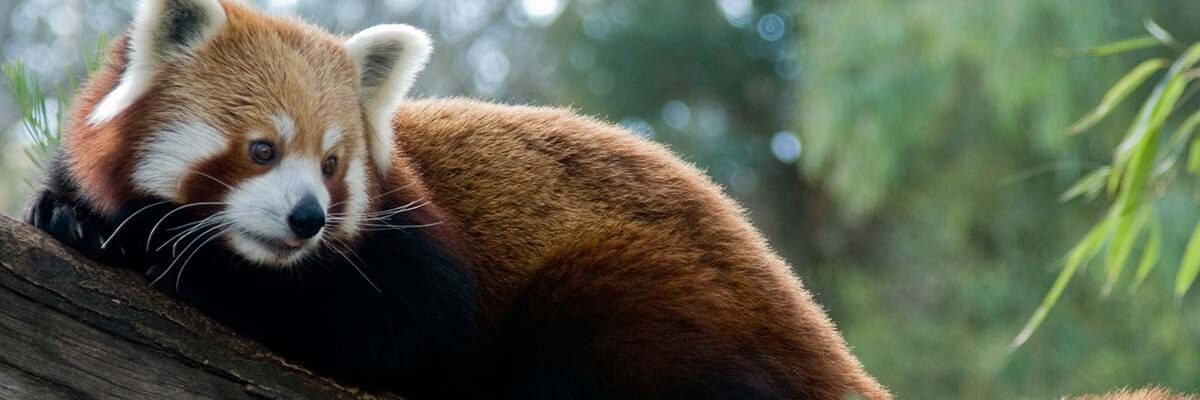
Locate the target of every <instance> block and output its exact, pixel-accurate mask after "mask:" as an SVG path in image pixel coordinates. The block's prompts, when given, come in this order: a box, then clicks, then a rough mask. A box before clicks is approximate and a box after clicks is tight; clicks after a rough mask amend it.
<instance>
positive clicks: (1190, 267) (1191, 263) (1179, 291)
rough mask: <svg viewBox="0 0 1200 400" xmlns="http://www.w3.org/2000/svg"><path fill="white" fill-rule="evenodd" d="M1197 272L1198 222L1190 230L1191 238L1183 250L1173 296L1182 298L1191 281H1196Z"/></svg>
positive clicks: (1199, 266)
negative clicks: (1191, 230) (1192, 229)
mask: <svg viewBox="0 0 1200 400" xmlns="http://www.w3.org/2000/svg"><path fill="white" fill-rule="evenodd" d="M1197 273H1200V224H1196V230H1195V231H1194V232H1192V238H1191V240H1188V245H1187V249H1185V250H1184V251H1183V261H1182V262H1180V264H1179V274H1178V275H1176V276H1175V297H1177V298H1183V296H1184V295H1186V294H1187V292H1188V289H1189V288H1191V287H1192V283H1193V282H1195V281H1196V274H1197Z"/></svg>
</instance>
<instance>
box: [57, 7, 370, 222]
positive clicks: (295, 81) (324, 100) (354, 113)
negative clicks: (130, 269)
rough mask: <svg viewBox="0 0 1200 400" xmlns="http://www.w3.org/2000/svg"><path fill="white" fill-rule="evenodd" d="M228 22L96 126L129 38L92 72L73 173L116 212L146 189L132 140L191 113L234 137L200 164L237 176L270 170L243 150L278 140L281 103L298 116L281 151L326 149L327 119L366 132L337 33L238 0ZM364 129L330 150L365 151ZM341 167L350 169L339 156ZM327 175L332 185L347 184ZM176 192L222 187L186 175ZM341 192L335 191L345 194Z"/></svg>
mask: <svg viewBox="0 0 1200 400" xmlns="http://www.w3.org/2000/svg"><path fill="white" fill-rule="evenodd" d="M222 4H223V6H224V8H225V11H226V14H227V16H228V18H229V23H228V24H227V26H226V27H225V28H223V29H222V30H221V31H220V32H219V33H218V34H217V35H216V36H215V37H213V38H212V39H211V40H209V41H208V42H206V43H205V44H203V45H202V46H201V47H200V48H199V49H197V50H196V52H195V54H194V55H193V56H192V57H191V58H189V59H188V62H176V63H167V64H166V65H165V66H164V68H163V69H162V70H161V71H158V72H157V74H156V76H155V79H154V80H153V82H154V83H153V84H152V85H151V90H150V92H149V93H147V94H145V95H143V96H142V97H141V98H140V99H139V100H138V101H137V102H136V103H135V104H134V105H133V106H131V107H129V108H128V109H127V111H125V112H123V113H121V114H119V115H117V117H116V118H115V119H114V120H113V121H111V122H109V123H105V124H100V125H99V126H96V125H92V124H90V123H89V122H88V116H89V114H90V113H91V112H92V110H94V109H95V107H96V105H97V103H99V102H100V101H101V100H102V99H103V98H104V96H105V95H106V94H108V92H110V91H112V89H113V88H114V87H115V86H116V85H117V83H118V79H119V77H120V73H121V72H122V71H123V70H124V68H125V64H126V52H127V51H126V50H127V49H126V44H127V39H126V38H125V37H122V38H121V39H119V40H118V41H117V42H116V45H115V46H114V50H113V51H112V52H111V53H110V55H109V59H108V61H107V62H106V63H105V67H104V68H103V69H101V70H100V71H99V72H97V73H96V74H94V75H93V78H92V80H91V82H90V84H89V86H88V88H87V89H86V90H84V92H83V93H81V95H80V96H79V98H78V100H77V101H78V103H77V106H76V107H75V110H74V113H73V114H72V117H71V124H70V131H71V132H72V134H71V135H70V137H69V138H68V140H67V148H68V151H67V154H68V155H69V157H70V159H69V163H70V165H71V170H72V173H73V174H74V176H76V177H77V178H79V180H80V181H81V186H83V187H84V188H87V189H88V190H89V191H88V193H87V195H88V196H89V197H90V198H91V199H92V201H93V202H94V203H95V204H96V206H97V207H99V208H100V210H99V211H101V212H103V213H105V214H111V213H113V212H114V211H115V207H117V206H118V205H120V204H121V203H122V201H123V200H125V199H129V198H132V197H135V196H137V195H140V194H145V193H138V191H137V189H136V188H135V187H134V186H133V184H132V182H130V179H129V177H130V176H131V175H132V172H133V167H134V164H133V163H134V162H135V159H136V157H135V151H136V148H135V146H136V143H140V142H142V141H143V140H144V138H146V137H147V135H149V134H151V133H153V131H154V130H155V129H160V128H161V127H162V126H164V125H166V124H168V123H171V122H179V119H180V118H183V117H187V116H193V117H200V118H202V121H203V122H207V123H209V124H212V125H213V126H214V127H215V128H217V130H218V131H220V132H221V133H222V134H224V135H226V137H227V138H228V139H229V143H230V148H229V150H228V151H227V152H226V153H225V154H222V155H219V156H216V157H213V158H212V159H211V160H210V162H208V163H205V164H204V165H202V166H201V167H199V168H198V171H200V172H204V173H206V174H209V175H212V176H214V177H217V178H218V179H221V180H222V181H224V182H225V183H228V184H231V185H236V184H237V183H238V182H240V181H242V180H244V179H247V178H250V177H253V176H255V175H257V174H261V173H264V172H266V171H267V170H268V168H269V167H264V166H260V165H256V164H254V163H253V162H252V160H251V159H250V158H249V157H248V156H242V155H243V154H246V150H245V149H246V148H247V147H248V144H249V142H250V141H252V140H254V139H257V138H258V137H260V136H261V137H265V138H268V139H275V140H277V139H278V137H277V132H276V131H275V128H274V123H273V121H272V116H273V115H274V114H275V113H277V112H280V111H285V112H287V113H288V114H289V115H290V116H292V117H293V118H295V123H296V128H297V131H298V132H297V135H296V139H297V140H295V141H293V143H291V144H290V145H288V146H287V147H286V148H281V149H280V151H285V152H297V153H302V154H306V155H310V156H312V157H313V158H314V159H321V158H323V156H324V155H323V154H320V152H321V140H322V137H323V133H324V132H325V130H326V129H327V128H328V127H329V126H330V125H333V126H338V127H341V128H342V129H343V130H344V131H346V132H362V131H363V129H364V125H365V122H364V120H363V117H362V116H361V115H360V114H361V113H360V111H359V107H358V78H357V77H358V75H357V72H356V70H355V67H354V65H353V63H352V61H351V60H350V58H349V56H348V55H347V54H346V52H345V51H344V50H343V48H342V45H341V39H340V38H337V37H335V36H333V35H330V34H328V33H325V32H323V31H321V30H319V29H317V28H314V27H311V26H309V25H307V24H302V23H297V22H296V21H291V20H286V19H277V18H271V17H267V16H264V15H262V14H260V13H258V12H256V11H253V10H250V9H248V8H245V7H244V6H241V5H239V4H237V3H234V2H229V1H226V2H223V3H222ZM363 146H365V139H360V140H347V141H343V142H342V143H341V145H340V146H339V148H336V149H335V150H334V153H335V155H339V156H340V157H339V158H340V159H349V158H350V157H349V156H348V155H350V154H356V153H357V152H360V151H365V148H363ZM339 171H341V172H344V171H345V166H344V165H342V167H341V169H340V170H339ZM341 176H342V175H341V174H339V177H341ZM340 186H343V185H340V184H339V182H338V181H337V180H333V181H330V189H331V191H332V192H334V194H337V193H342V194H344V190H341V191H339V190H336V188H337V187H340ZM180 187H181V188H183V189H185V191H184V192H183V193H181V196H180V198H178V199H174V200H177V201H179V202H197V201H213V200H214V199H219V198H220V197H221V196H223V195H224V193H225V191H226V188H225V186H224V185H222V184H220V183H217V182H215V181H213V180H211V179H209V178H207V177H204V176H202V175H199V174H197V175H191V176H188V177H185V179H184V182H181V183H180ZM341 200H343V199H342V198H333V202H339V201H341Z"/></svg>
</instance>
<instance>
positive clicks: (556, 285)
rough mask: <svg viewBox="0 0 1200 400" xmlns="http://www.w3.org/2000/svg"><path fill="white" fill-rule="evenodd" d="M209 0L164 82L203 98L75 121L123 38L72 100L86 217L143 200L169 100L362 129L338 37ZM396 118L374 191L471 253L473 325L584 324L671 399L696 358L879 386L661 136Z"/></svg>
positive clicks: (217, 191)
mask: <svg viewBox="0 0 1200 400" xmlns="http://www.w3.org/2000/svg"><path fill="white" fill-rule="evenodd" d="M223 6H224V8H225V10H226V12H227V13H228V18H229V21H230V23H229V24H228V26H227V27H226V28H225V29H224V30H223V31H222V32H221V33H219V34H218V35H217V36H216V37H215V38H213V39H212V40H211V42H210V43H208V44H206V45H205V46H208V50H207V51H209V52H210V53H209V54H210V56H209V57H205V58H201V59H199V60H200V61H198V62H204V63H208V64H205V65H200V66H194V67H192V68H187V69H180V70H179V71H176V73H178V74H182V75H183V77H182V78H180V79H177V80H174V81H172V82H167V83H166V84H169V85H176V86H179V87H185V88H187V89H188V90H186V92H187V93H204V94H207V95H201V96H192V97H189V98H173V97H171V96H172V95H171V92H170V91H160V90H155V89H154V88H152V89H151V91H150V92H149V93H147V94H145V95H143V96H141V97H140V98H139V100H138V101H137V102H135V103H134V104H133V105H132V106H131V107H129V109H128V111H126V112H124V113H121V114H120V115H118V116H116V117H115V119H114V120H113V121H112V122H110V123H106V124H100V125H93V124H89V123H88V119H87V118H88V116H89V114H90V113H91V112H92V110H93V109H94V108H95V107H96V104H97V103H98V102H100V101H101V100H102V99H103V97H104V96H105V95H106V94H107V93H108V92H110V91H111V90H112V89H113V88H114V87H115V86H116V85H117V83H118V79H119V76H120V72H121V71H122V70H123V67H124V64H125V62H126V61H125V60H126V57H127V56H128V55H127V54H126V51H127V50H126V47H127V43H126V39H121V40H118V41H117V42H116V44H115V46H114V50H113V51H112V52H111V53H110V55H109V58H108V62H107V63H106V66H105V68H103V69H102V70H101V71H100V72H98V73H96V74H95V75H94V76H93V77H92V79H91V82H90V84H89V86H88V87H87V89H86V90H85V91H84V92H83V93H82V95H81V96H80V97H79V99H78V101H77V103H76V106H75V108H74V112H73V114H72V123H71V126H70V131H71V136H70V137H69V140H68V142H67V150H66V154H67V157H68V159H67V164H68V166H69V168H70V171H71V173H72V175H73V176H74V177H75V178H76V179H78V180H79V182H80V185H79V186H80V187H81V188H82V189H83V191H84V192H85V195H86V196H87V197H88V198H89V199H91V201H92V204H94V205H95V206H96V207H97V209H98V211H99V212H100V213H102V214H111V213H113V212H115V210H116V209H117V208H118V207H119V206H121V205H122V203H123V202H124V201H125V200H127V199H129V198H132V197H135V196H136V195H137V194H136V193H134V192H135V191H136V189H134V188H133V186H132V185H131V183H130V181H129V179H128V177H129V176H130V173H131V170H132V163H133V158H134V150H135V149H133V148H132V147H131V146H128V144H129V143H132V142H136V141H137V138H138V137H139V135H146V134H149V130H148V129H149V128H148V127H149V126H153V125H155V124H159V123H162V122H164V121H165V120H166V119H168V118H170V117H171V116H172V115H175V114H177V113H176V111H178V110H174V109H172V107H171V106H165V107H164V106H163V105H164V104H166V105H179V107H188V108H189V110H188V111H192V112H198V113H201V114H202V115H207V116H211V117H212V121H209V122H211V123H212V124H213V125H214V126H215V127H216V128H218V129H219V130H235V129H246V127H244V126H237V125H236V124H237V123H238V122H239V121H241V120H242V119H239V118H235V114H244V113H267V112H271V111H273V110H276V109H280V108H282V109H287V110H289V111H291V112H292V113H293V114H294V115H295V116H297V118H298V121H297V124H298V125H302V126H303V125H305V124H306V123H307V122H306V121H305V120H304V118H305V115H309V114H314V113H316V112H318V111H321V112H324V113H325V115H338V116H340V117H339V118H341V119H340V120H339V121H338V122H339V123H341V124H343V125H345V126H355V127H357V126H362V124H363V121H362V117H361V115H360V112H359V111H358V108H357V103H356V101H357V97H356V93H354V92H353V91H352V90H350V89H351V88H354V87H355V84H354V83H353V82H351V81H352V80H353V79H354V78H355V75H354V74H353V72H352V71H353V70H354V67H353V66H352V64H351V63H350V60H349V59H348V58H347V56H346V55H345V54H344V51H343V50H342V49H341V47H340V40H341V39H339V38H336V37H333V36H331V35H328V34H325V33H323V32H321V31H319V30H317V29H315V28H311V27H308V26H307V25H304V24H300V23H296V22H294V21H288V20H281V19H276V18H271V17H266V16H263V15H261V14H258V13H257V12H254V11H251V10H249V9H247V8H244V7H242V6H240V5H236V4H233V3H231V2H223ZM266 36H269V37H271V38H274V39H279V40H282V41H284V42H286V43H289V44H290V45H292V46H294V47H298V48H301V49H304V50H303V52H301V53H300V57H296V56H295V54H294V53H292V52H285V51H279V52H273V51H269V50H270V49H267V50H268V51H263V49H262V48H261V46H259V47H255V48H254V51H247V50H245V49H241V48H239V46H251V45H250V44H251V43H261V42H263V40H262V38H263V37H266ZM167 68H174V67H171V66H168V67H167ZM256 69H261V70H262V71H278V70H287V71H289V74H293V75H295V76H301V77H303V78H304V79H302V80H273V79H263V77H262V76H259V75H254V74H251V72H253V71H255V70H256ZM239 74H241V75H245V76H246V77H244V78H240V79H239V78H236V77H238V76H239ZM246 74H250V75H246ZM231 77H234V78H231ZM231 79H233V81H232V82H235V83H236V85H233V84H230V82H231ZM281 85H282V86H281ZM288 85H295V86H294V87H289V86H288ZM232 87H243V88H244V89H245V90H240V91H236V92H231V88H232ZM261 93H273V94H279V93H282V94H285V95H284V96H281V97H271V98H263V97H261V96H257V95H258V94H261ZM288 93H294V94H297V96H292V97H289V96H286V94H288ZM313 93H316V96H311V94H313ZM301 94H303V95H301ZM151 103H153V104H155V105H156V107H149V106H147V105H148V104H151ZM148 110H153V111H148ZM259 119H265V118H259ZM395 129H396V145H397V150H396V151H395V154H394V160H393V163H392V165H393V170H392V171H388V173H387V174H383V175H384V176H387V177H388V178H387V179H388V180H387V181H386V182H382V183H376V184H374V185H372V192H374V193H383V192H386V191H388V190H390V189H395V188H403V189H404V190H401V191H398V192H396V193H391V194H389V195H388V196H390V197H394V198H396V199H413V198H428V199H429V200H431V201H432V202H433V203H434V204H435V205H436V207H431V210H433V211H430V212H432V213H434V214H435V215H432V216H429V217H428V218H430V219H437V220H445V221H449V222H450V223H449V224H447V225H446V228H444V229H443V231H447V230H453V231H454V232H446V233H444V235H445V236H453V237H454V239H453V240H450V239H448V240H447V241H446V243H461V249H457V251H458V252H460V253H462V254H464V255H465V256H466V257H468V258H469V259H471V261H472V265H474V266H475V268H474V270H473V272H474V274H475V276H476V279H477V280H478V283H479V290H480V297H481V299H482V301H483V310H482V314H481V320H482V324H483V325H484V326H485V327H486V329H487V330H488V331H489V332H492V334H494V335H498V336H503V335H505V334H506V333H504V332H508V333H507V334H508V335H513V333H512V332H514V330H517V331H519V332H542V333H543V334H548V333H546V332H554V329H557V328H559V327H560V325H562V324H569V323H582V322H586V323H587V324H589V325H588V326H591V327H593V328H591V329H592V331H591V333H589V335H590V336H589V338H590V339H589V340H587V341H586V342H585V343H580V346H583V347H585V348H586V349H585V350H581V351H587V352H589V354H591V355H593V356H597V358H598V359H599V360H601V361H599V364H600V365H597V366H596V368H597V369H598V370H600V371H603V374H605V376H606V378H605V379H608V380H610V381H613V382H621V384H622V385H624V386H625V387H627V388H629V390H633V392H631V393H641V394H651V393H653V394H655V395H667V394H668V393H655V392H654V391H655V390H660V389H656V387H659V386H657V385H656V383H655V382H654V381H657V380H673V381H678V382H686V381H688V380H689V379H701V378H702V377H699V376H695V375H696V373H695V370H697V369H699V368H704V367H705V366H706V365H709V364H713V365H716V364H720V365H722V366H723V368H724V369H720V370H721V371H744V376H740V377H728V378H730V379H737V380H746V381H750V382H749V383H747V384H748V385H751V386H756V387H764V388H769V390H770V391H772V392H776V393H779V394H785V395H786V397H793V398H815V399H839V398H844V397H845V396H847V395H852V394H857V395H861V396H864V397H865V398H869V399H887V398H890V395H889V394H888V392H887V391H886V390H885V389H884V388H883V387H882V386H881V385H879V383H877V382H876V381H875V380H874V379H873V378H872V377H871V376H869V375H868V374H867V373H866V372H865V371H864V370H863V368H862V366H861V365H860V364H859V362H858V361H857V360H856V359H855V358H854V356H853V355H851V353H850V351H849V349H848V348H847V346H846V344H845V342H844V340H843V339H842V337H841V336H840V335H839V334H838V332H837V331H836V329H835V328H834V325H833V323H832V322H831V321H830V320H829V318H828V317H827V316H826V315H825V313H824V311H823V310H822V309H821V307H820V306H819V305H818V304H816V303H815V302H814V301H813V298H812V296H811V295H810V294H809V293H808V292H807V291H806V290H805V289H804V287H803V286H802V285H801V283H800V281H799V280H798V279H797V278H796V276H795V275H794V274H793V273H792V272H791V270H790V268H789V267H788V266H787V264H786V263H784V262H783V260H781V259H780V258H779V257H778V256H777V255H775V254H774V253H773V252H772V251H771V250H770V249H769V248H768V246H767V244H766V242H765V240H764V239H763V237H762V235H761V234H760V233H759V232H757V231H756V230H755V229H754V228H752V227H751V226H750V224H749V223H748V222H747V221H746V218H745V216H744V211H743V210H742V209H741V208H740V207H739V206H738V205H737V204H736V203H735V202H733V201H732V200H730V199H729V198H728V197H726V196H725V195H723V194H722V193H721V189H720V188H719V187H717V186H716V185H715V184H713V183H712V182H711V181H710V180H709V179H708V178H706V177H705V176H704V175H703V174H702V173H701V172H699V171H698V170H696V169H695V168H694V167H693V166H691V165H688V164H686V163H683V162H681V161H679V160H678V159H677V158H676V157H675V156H674V155H672V154H671V153H670V152H669V151H667V150H666V149H664V148H663V147H662V146H660V145H657V144H654V143H651V142H648V141H645V140H642V139H639V138H637V137H636V136H635V135H633V134H631V133H630V132H628V131H626V130H624V129H621V128H618V127H615V126H613V125H610V124H607V123H603V122H600V121H598V120H595V119H592V118H587V117H581V116H578V115H576V114H574V113H572V112H570V111H566V110H561V109H553V108H535V107H515V106H504V105H496V104H488V103H484V102H479V101H471V100H421V101H412V102H409V103H407V104H404V105H403V106H402V107H401V109H400V110H398V112H397V113H396V119H395ZM118 137H120V139H118ZM241 148H242V143H236V144H235V145H233V146H231V148H230V150H229V151H241V150H240V149H241ZM215 159H216V160H222V159H227V158H226V157H217V158H215ZM238 168H239V167H238V166H237V165H227V164H220V165H207V166H204V167H202V169H203V170H205V171H207V172H209V173H210V174H212V175H213V176H216V177H218V178H223V177H228V178H233V177H236V176H239V175H246V174H247V173H248V172H246V171H242V170H239V169H238ZM376 172H378V171H376ZM181 185H182V186H185V187H187V188H189V191H188V192H187V193H186V195H185V197H186V198H185V200H186V201H188V202H196V201H206V200H211V199H215V198H219V196H220V195H221V194H222V193H223V191H224V190H225V189H223V188H222V187H220V185H218V184H216V183H211V182H209V183H205V182H203V180H202V179H199V178H196V180H194V181H193V180H189V181H186V182H184V183H182V184H181ZM333 196H334V198H335V201H336V200H337V199H338V198H339V197H343V196H344V194H341V195H339V194H337V193H334V194H333ZM496 341H497V343H502V342H503V340H501V339H497V340H496ZM563 351H571V349H563Z"/></svg>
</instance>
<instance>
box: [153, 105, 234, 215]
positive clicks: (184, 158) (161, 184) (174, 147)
mask: <svg viewBox="0 0 1200 400" xmlns="http://www.w3.org/2000/svg"><path fill="white" fill-rule="evenodd" d="M228 147H229V139H227V138H226V137H225V136H224V135H222V134H221V133H220V132H218V131H217V129H216V128H214V127H213V126H212V125H209V124H206V123H203V122H199V121H191V122H183V123H176V124H172V125H169V126H167V127H166V128H164V129H161V130H158V131H156V132H154V133H153V134H151V135H150V138H149V140H147V141H146V142H144V143H142V144H141V145H140V148H139V149H138V161H137V164H135V165H134V171H133V183H134V185H136V186H137V187H138V188H139V189H142V190H145V191H147V192H149V193H153V194H155V195H158V196H160V197H163V198H166V199H171V200H175V201H182V200H183V199H181V198H180V193H179V190H180V189H181V187H180V181H182V180H183V179H184V178H186V176H187V174H188V173H189V171H192V170H193V169H195V168H196V167H197V164H199V163H201V162H203V161H204V160H207V159H209V158H211V157H214V156H217V155H219V154H221V153H222V152H224V151H225V150H226V149H228Z"/></svg>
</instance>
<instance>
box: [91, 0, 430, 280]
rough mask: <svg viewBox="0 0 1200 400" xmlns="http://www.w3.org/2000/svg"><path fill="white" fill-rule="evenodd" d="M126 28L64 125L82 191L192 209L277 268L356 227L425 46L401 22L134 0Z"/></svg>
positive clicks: (104, 198)
mask: <svg viewBox="0 0 1200 400" xmlns="http://www.w3.org/2000/svg"><path fill="white" fill-rule="evenodd" d="M128 41H129V42H128V48H129V51H128V55H127V56H126V57H125V58H127V61H126V65H124V66H123V72H122V74H121V76H120V80H119V82H118V83H117V84H116V85H115V87H112V88H111V90H109V91H108V92H107V93H106V94H105V95H104V97H103V99H102V100H100V101H99V102H98V103H97V104H95V106H94V108H93V109H92V110H91V112H90V114H89V115H88V118H87V126H84V127H82V129H77V130H79V131H81V134H79V135H74V134H73V136H78V137H68V139H67V140H68V146H67V151H68V158H69V159H70V161H71V165H72V167H73V172H75V173H76V175H78V177H79V178H80V181H81V186H83V189H84V192H86V193H89V194H90V195H91V197H93V200H96V201H97V203H99V204H102V205H103V204H119V203H121V200H122V199H121V197H134V196H136V195H139V194H140V195H152V196H155V197H160V198H163V199H166V200H169V201H171V202H174V203H177V204H179V205H181V206H184V207H196V208H197V209H203V210H205V211H204V212H205V213H206V215H205V217H206V218H205V219H204V220H203V222H201V223H200V224H198V226H202V227H204V228H203V229H209V230H212V231H213V232H216V233H218V235H219V237H222V238H223V241H224V242H225V243H226V244H227V246H228V247H229V248H230V249H231V250H233V251H234V252H235V253H237V254H239V255H241V256H242V257H244V258H245V259H247V260H249V261H252V262H255V263H258V264H261V265H265V266H274V267H285V266H289V265H293V264H296V263H297V262H300V261H302V260H304V259H305V258H306V257H308V256H309V255H311V254H313V253H314V252H315V250H316V249H317V248H319V247H320V246H321V245H322V244H330V245H335V246H344V245H345V243H346V242H348V241H350V240H353V239H355V238H356V237H357V236H358V235H359V231H360V225H361V224H362V221H363V219H364V216H365V215H366V214H367V213H368V212H369V211H370V209H371V207H372V204H371V202H372V200H373V199H374V198H375V197H376V196H375V195H372V193H373V192H378V191H379V189H378V185H377V184H376V183H375V182H381V181H386V179H382V178H386V176H387V174H388V173H389V172H390V170H391V165H392V160H391V157H392V152H393V146H394V139H393V131H392V127H391V118H392V113H393V112H394V110H395V108H396V105H397V102H398V101H399V99H400V98H401V97H402V95H403V94H404V92H406V91H407V90H408V88H409V87H410V86H411V82H412V80H413V77H414V76H415V75H416V73H417V72H418V71H419V70H420V69H421V68H422V67H423V65H424V63H425V60H426V59H427V58H428V56H429V53H430V45H429V39H428V37H427V36H426V35H425V34H424V33H422V32H420V31H419V30H416V29H414V28H411V27H408V26H398V25H385V26H379V27H375V28H371V29H368V30H366V31H364V32H362V33H360V34H357V35H355V36H354V37H352V38H350V39H348V40H343V39H340V38H336V37H334V36H331V35H329V34H326V33H324V32H322V31H320V30H319V29H317V28H314V27H311V26H308V25H305V24H302V23H299V22H295V21H290V20H280V19H274V18H271V17H266V16H263V15H261V14H259V13H257V12H254V11H252V10H249V9H246V8H244V7H243V6H241V5H240V4H237V3H233V2H227V1H218V0H144V1H142V3H141V4H140V8H139V14H138V17H137V21H136V23H135V26H134V29H133V31H132V33H131V34H130V37H129V40H128ZM110 67H111V66H110ZM77 128H78V127H77ZM97 132H101V133H103V132H109V134H107V135H103V134H101V133H97ZM113 136H115V138H114V137H113ZM100 138H102V139H100ZM101 140H107V141H110V142H111V141H113V140H116V141H120V142H121V145H120V146H112V145H111V143H109V144H110V145H109V146H95V145H97V144H103V143H98V142H99V141H101ZM100 147H104V148H124V149H126V152H127V153H125V154H126V155H127V157H129V158H131V160H127V162H128V166H127V167H123V168H110V169H108V170H106V169H105V168H103V167H102V166H103V165H105V163H110V164H118V163H120V162H122V160H105V159H104V157H106V156H107V157H111V156H114V155H113V154H107V155H106V154H103V152H98V151H95V148H100ZM122 174H124V175H125V176H120V175H122ZM111 182H129V186H131V187H130V188H129V189H128V193H126V192H122V191H120V190H114V189H113V188H111V187H105V186H106V185H108V186H112V184H111ZM209 210H212V211H211V212H209Z"/></svg>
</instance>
